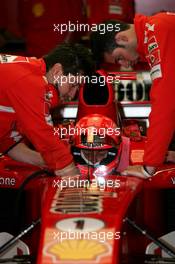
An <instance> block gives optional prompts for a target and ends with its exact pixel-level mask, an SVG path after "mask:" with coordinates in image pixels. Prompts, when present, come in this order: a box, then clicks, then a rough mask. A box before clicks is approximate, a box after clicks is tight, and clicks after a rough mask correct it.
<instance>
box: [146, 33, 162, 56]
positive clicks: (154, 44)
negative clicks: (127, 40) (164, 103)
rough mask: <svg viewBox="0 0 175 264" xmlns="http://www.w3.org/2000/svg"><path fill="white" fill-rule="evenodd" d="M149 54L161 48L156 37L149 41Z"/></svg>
mask: <svg viewBox="0 0 175 264" xmlns="http://www.w3.org/2000/svg"><path fill="white" fill-rule="evenodd" d="M147 43H148V52H149V53H151V52H152V51H153V50H155V49H157V48H158V47H159V45H158V43H157V40H156V37H155V36H152V37H151V38H150V39H149V40H148V42H147Z"/></svg>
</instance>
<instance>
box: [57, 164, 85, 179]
mask: <svg viewBox="0 0 175 264" xmlns="http://www.w3.org/2000/svg"><path fill="white" fill-rule="evenodd" d="M55 174H56V175H57V176H61V177H71V178H74V177H75V178H78V177H79V176H80V171H79V170H78V169H77V167H76V166H75V164H74V163H73V162H72V163H71V164H69V165H68V166H66V167H64V168H63V169H61V170H56V171H55Z"/></svg>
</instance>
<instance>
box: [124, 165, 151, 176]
mask: <svg viewBox="0 0 175 264" xmlns="http://www.w3.org/2000/svg"><path fill="white" fill-rule="evenodd" d="M121 175H126V176H135V177H138V178H141V179H149V178H151V177H152V175H150V174H148V173H147V172H146V171H145V170H144V168H143V166H141V165H134V166H128V167H127V168H126V169H125V170H124V171H123V172H121Z"/></svg>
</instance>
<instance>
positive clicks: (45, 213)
mask: <svg viewBox="0 0 175 264" xmlns="http://www.w3.org/2000/svg"><path fill="white" fill-rule="evenodd" d="M100 76H103V77H105V78H107V76H108V75H107V74H106V73H105V72H104V71H98V72H97V73H96V77H97V78H99V77H100ZM123 78H128V77H126V76H124V77H123ZM119 108H120V107H118V106H117V104H116V102H115V99H114V91H113V87H112V85H111V84H110V83H109V82H105V83H104V84H99V83H95V84H94V83H91V82H90V83H85V84H84V85H83V87H82V88H81V90H80V95H79V105H78V114H77V119H76V121H75V122H74V123H73V122H69V123H67V124H64V125H61V127H57V129H58V128H60V129H61V128H63V127H64V128H67V129H68V128H69V132H70V129H72V130H71V131H73V132H74V134H73V135H72V134H71V135H69V136H68V135H65V136H63V138H62V140H65V141H68V142H69V144H71V147H72V153H73V156H74V159H75V163H76V165H77V167H78V168H79V170H80V175H81V176H80V177H76V178H75V177H74V178H72V177H71V175H70V177H68V178H60V177H59V176H57V177H56V176H54V175H53V173H51V172H49V171H48V170H46V169H43V168H38V167H35V166H32V165H29V164H24V163H20V162H16V161H13V160H11V159H10V158H9V157H8V156H6V155H2V156H1V160H0V185H1V186H0V187H1V190H0V197H1V208H0V209H1V217H0V222H1V224H0V228H1V230H0V232H1V233H0V263H37V264H52V263H55V264H57V263H58V264H75V263H76V264H77V263H79V264H95V263H100V264H124V263H126V264H127V263H128V264H132V263H133V264H137V263H138V264H141V263H175V225H174V219H175V215H174V208H175V206H174V204H173V197H174V196H175V190H174V184H175V166H173V165H172V164H164V165H163V166H162V167H161V168H159V169H158V171H157V172H156V174H155V176H154V177H153V178H151V179H149V180H142V179H138V178H136V177H131V176H127V177H126V176H121V175H120V172H121V171H122V170H124V169H125V168H126V167H127V166H128V165H129V164H142V162H143V160H142V158H143V153H144V144H145V141H146V136H143V135H141V131H140V127H139V122H138V121H137V120H123V118H122V117H121V115H120V114H119V112H120V111H119ZM55 131H58V130H55Z"/></svg>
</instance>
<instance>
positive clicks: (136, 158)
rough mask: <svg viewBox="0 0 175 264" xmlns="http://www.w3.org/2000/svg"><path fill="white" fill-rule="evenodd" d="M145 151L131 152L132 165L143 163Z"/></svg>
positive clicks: (135, 150) (136, 150)
mask: <svg viewBox="0 0 175 264" xmlns="http://www.w3.org/2000/svg"><path fill="white" fill-rule="evenodd" d="M143 156H144V150H143V149H134V150H132V151H131V161H132V163H136V162H143Z"/></svg>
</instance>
